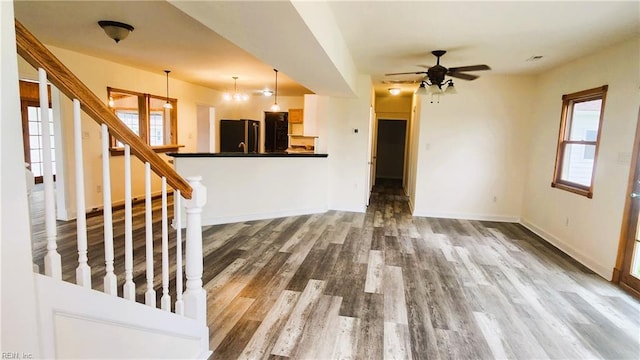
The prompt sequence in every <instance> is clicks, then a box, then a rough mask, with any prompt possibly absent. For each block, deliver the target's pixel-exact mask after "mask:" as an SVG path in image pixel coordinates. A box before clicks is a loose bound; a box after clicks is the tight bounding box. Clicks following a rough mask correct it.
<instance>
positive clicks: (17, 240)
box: [0, 1, 40, 358]
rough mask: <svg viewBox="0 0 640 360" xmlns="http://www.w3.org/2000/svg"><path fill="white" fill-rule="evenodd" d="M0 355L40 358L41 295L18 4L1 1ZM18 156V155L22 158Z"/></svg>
mask: <svg viewBox="0 0 640 360" xmlns="http://www.w3.org/2000/svg"><path fill="white" fill-rule="evenodd" d="M0 29H2V30H1V31H0V37H1V38H2V40H1V41H0V44H1V46H2V47H1V48H0V51H1V52H2V53H1V55H2V56H0V74H1V75H0V86H1V87H2V91H1V92H0V96H1V98H0V111H1V113H0V114H1V117H2V121H1V122H0V159H1V161H0V164H1V167H0V185H1V186H0V253H1V256H2V257H1V262H0V264H2V268H1V269H0V272H1V274H2V280H1V281H2V282H1V284H2V291H1V293H2V299H1V300H0V306H1V312H0V318H1V319H2V321H1V322H0V323H1V326H2V330H1V334H2V337H1V338H0V344H1V346H0V351H1V352H3V353H5V352H19V353H20V354H22V353H28V354H31V355H32V356H33V358H38V357H39V356H40V349H39V343H38V337H37V334H36V333H35V331H34V329H37V321H36V295H35V288H34V280H33V271H32V269H31V264H32V260H31V242H30V241H29V239H30V235H31V230H30V224H29V209H28V202H27V186H26V182H25V173H24V161H23V159H22V154H23V151H22V122H21V120H20V119H21V117H20V91H19V89H18V64H17V61H16V47H15V43H16V39H15V30H14V20H13V2H11V1H0ZM18 154H19V156H17V155H18Z"/></svg>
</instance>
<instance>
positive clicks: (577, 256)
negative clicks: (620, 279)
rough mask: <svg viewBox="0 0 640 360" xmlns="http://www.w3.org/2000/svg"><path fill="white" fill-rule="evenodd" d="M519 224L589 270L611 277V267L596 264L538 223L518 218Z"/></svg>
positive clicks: (608, 278)
mask: <svg viewBox="0 0 640 360" xmlns="http://www.w3.org/2000/svg"><path fill="white" fill-rule="evenodd" d="M520 224H521V225H522V226H524V227H526V228H527V229H529V230H531V231H532V232H533V233H534V234H536V235H538V236H540V237H541V238H542V239H543V240H545V241H546V242H548V243H550V244H551V245H553V246H555V247H557V248H558V249H560V251H562V252H564V253H565V254H567V255H569V256H570V257H571V258H573V259H574V260H576V261H578V262H579V263H581V264H582V265H584V266H586V267H587V268H589V269H590V270H592V271H593V272H595V273H596V274H598V275H600V276H602V277H603V278H605V279H606V280H608V281H611V279H612V277H613V269H612V268H609V267H606V266H602V265H601V264H598V263H597V262H596V261H595V260H593V259H592V258H591V257H589V256H587V255H585V254H584V253H582V252H580V251H579V250H578V249H575V248H574V247H572V246H571V245H569V244H567V243H566V242H565V241H563V240H562V239H560V238H558V237H556V236H555V235H553V234H550V233H548V232H546V231H545V230H543V229H542V228H540V227H539V226H538V225H536V224H534V223H532V222H530V221H528V220H526V219H521V220H520Z"/></svg>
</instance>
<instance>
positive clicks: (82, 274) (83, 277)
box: [40, 83, 91, 288]
mask: <svg viewBox="0 0 640 360" xmlns="http://www.w3.org/2000/svg"><path fill="white" fill-rule="evenodd" d="M40 86H46V83H44V84H43V83H40ZM80 114H81V112H80V101H79V100H78V99H73V138H74V149H75V155H76V156H75V163H76V212H77V218H76V224H77V226H76V234H77V235H78V267H77V268H76V283H77V284H78V285H80V286H84V287H88V288H91V268H90V267H89V258H88V255H87V252H88V248H87V217H86V209H85V201H84V159H83V157H82V124H81V120H82V119H81V115H80Z"/></svg>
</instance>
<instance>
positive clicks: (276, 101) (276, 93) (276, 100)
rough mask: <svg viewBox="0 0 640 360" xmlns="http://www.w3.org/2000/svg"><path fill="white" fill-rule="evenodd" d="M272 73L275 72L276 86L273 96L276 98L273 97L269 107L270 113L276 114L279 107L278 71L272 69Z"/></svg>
mask: <svg viewBox="0 0 640 360" xmlns="http://www.w3.org/2000/svg"><path fill="white" fill-rule="evenodd" d="M273 71H275V72H276V86H275V89H276V92H275V95H276V96H275V99H274V102H273V105H271V111H274V112H276V111H280V105H278V70H277V69H273Z"/></svg>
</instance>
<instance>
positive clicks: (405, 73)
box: [384, 71, 427, 76]
mask: <svg viewBox="0 0 640 360" xmlns="http://www.w3.org/2000/svg"><path fill="white" fill-rule="evenodd" d="M426 73H427V72H426V71H414V72H401V73H391V74H384V76H392V75H419V74H426Z"/></svg>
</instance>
